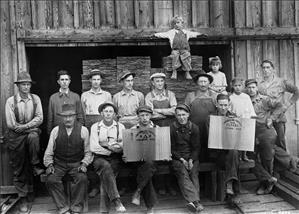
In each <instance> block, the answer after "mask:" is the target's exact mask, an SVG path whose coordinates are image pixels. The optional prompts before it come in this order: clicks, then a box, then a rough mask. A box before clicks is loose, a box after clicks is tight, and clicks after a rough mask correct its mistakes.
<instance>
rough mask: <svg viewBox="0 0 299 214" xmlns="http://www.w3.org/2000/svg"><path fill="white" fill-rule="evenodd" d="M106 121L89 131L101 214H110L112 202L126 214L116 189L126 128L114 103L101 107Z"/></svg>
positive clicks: (93, 126) (98, 123)
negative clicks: (102, 213) (118, 115)
mask: <svg viewBox="0 0 299 214" xmlns="http://www.w3.org/2000/svg"><path fill="white" fill-rule="evenodd" d="M99 113H100V114H101V115H102V117H103V120H101V121H99V122H97V123H95V124H93V125H92V126H91V130H90V150H91V151H92V153H93V155H94V161H93V166H94V169H95V171H96V173H97V174H98V176H99V177H100V180H101V184H100V185H101V188H100V189H101V196H100V198H101V200H100V212H104V213H108V212H109V207H110V203H111V202H112V203H113V204H114V206H115V209H116V211H117V212H125V211H126V209H125V207H124V206H123V204H122V203H121V200H120V195H119V192H118V189H117V185H116V176H117V174H118V171H119V169H120V164H121V162H122V160H121V153H122V150H123V140H122V132H123V130H124V129H125V127H124V125H123V124H121V123H119V122H116V121H115V120H114V118H115V117H116V115H117V108H116V106H115V105H113V104H112V103H103V104H102V105H100V106H99Z"/></svg>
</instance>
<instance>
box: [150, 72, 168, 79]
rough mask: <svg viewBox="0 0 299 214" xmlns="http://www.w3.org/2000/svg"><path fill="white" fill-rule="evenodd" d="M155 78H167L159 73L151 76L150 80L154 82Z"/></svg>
mask: <svg viewBox="0 0 299 214" xmlns="http://www.w3.org/2000/svg"><path fill="white" fill-rule="evenodd" d="M155 77H162V78H166V75H165V74H164V73H162V72H159V73H154V74H152V75H151V77H150V79H151V80H153V78H155Z"/></svg>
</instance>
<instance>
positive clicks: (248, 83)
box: [245, 79, 257, 87]
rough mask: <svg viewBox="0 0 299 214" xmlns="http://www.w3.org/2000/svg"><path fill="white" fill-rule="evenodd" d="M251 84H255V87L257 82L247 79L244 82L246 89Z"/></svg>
mask: <svg viewBox="0 0 299 214" xmlns="http://www.w3.org/2000/svg"><path fill="white" fill-rule="evenodd" d="M251 83H255V84H256V85H257V81H256V79H248V80H246V81H245V86H246V87H247V86H248V85H250V84H251Z"/></svg>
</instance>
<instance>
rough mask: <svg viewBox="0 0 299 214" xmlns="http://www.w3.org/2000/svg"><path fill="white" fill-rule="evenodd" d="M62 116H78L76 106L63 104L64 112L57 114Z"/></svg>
mask: <svg viewBox="0 0 299 214" xmlns="http://www.w3.org/2000/svg"><path fill="white" fill-rule="evenodd" d="M57 114H58V115H60V116H70V115H76V114H77V112H76V106H75V105H74V104H69V103H66V104H63V105H62V111H61V112H60V113H57Z"/></svg>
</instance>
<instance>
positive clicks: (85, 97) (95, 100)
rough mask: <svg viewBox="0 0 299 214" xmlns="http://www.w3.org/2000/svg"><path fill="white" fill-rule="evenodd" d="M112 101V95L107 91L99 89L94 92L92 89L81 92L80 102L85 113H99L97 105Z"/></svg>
mask: <svg viewBox="0 0 299 214" xmlns="http://www.w3.org/2000/svg"><path fill="white" fill-rule="evenodd" d="M106 102H112V96H111V94H110V93H109V92H108V91H104V90H100V91H98V92H94V91H93V90H92V89H90V90H89V91H85V92H83V94H82V95H81V103H82V107H83V111H84V113H85V115H90V114H97V115H98V114H99V111H98V108H99V105H101V104H103V103H106Z"/></svg>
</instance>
